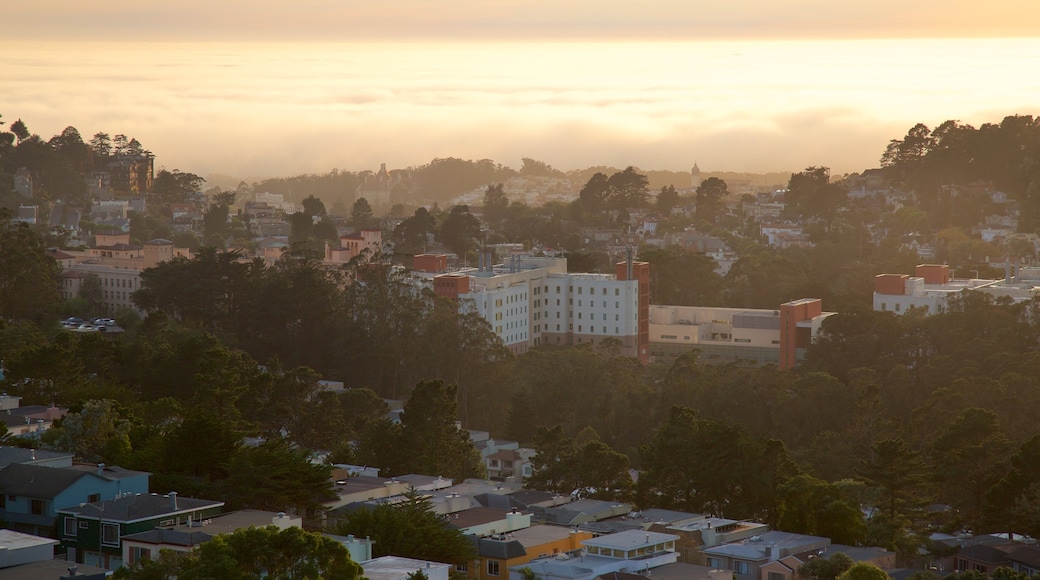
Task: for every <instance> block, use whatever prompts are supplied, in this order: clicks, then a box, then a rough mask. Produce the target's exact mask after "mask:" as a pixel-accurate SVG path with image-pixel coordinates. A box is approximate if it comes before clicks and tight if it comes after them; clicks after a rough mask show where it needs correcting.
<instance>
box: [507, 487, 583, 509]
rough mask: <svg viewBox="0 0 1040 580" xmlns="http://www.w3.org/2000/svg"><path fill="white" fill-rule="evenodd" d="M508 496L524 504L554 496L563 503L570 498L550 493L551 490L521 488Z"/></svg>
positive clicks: (530, 504) (540, 501) (541, 501)
mask: <svg viewBox="0 0 1040 580" xmlns="http://www.w3.org/2000/svg"><path fill="white" fill-rule="evenodd" d="M509 497H511V498H513V499H515V500H516V501H518V502H520V503H522V504H524V506H532V505H534V504H537V503H543V502H548V501H552V499H553V498H554V497H556V498H559V500H560V503H563V502H565V501H567V500H569V499H570V498H565V497H563V496H561V495H559V494H556V493H552V492H551V491H538V490H534V489H521V490H520V491H516V492H513V493H511V494H509Z"/></svg>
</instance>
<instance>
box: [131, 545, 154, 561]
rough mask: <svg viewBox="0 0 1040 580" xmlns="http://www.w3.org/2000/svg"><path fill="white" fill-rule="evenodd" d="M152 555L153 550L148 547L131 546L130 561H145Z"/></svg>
mask: <svg viewBox="0 0 1040 580" xmlns="http://www.w3.org/2000/svg"><path fill="white" fill-rule="evenodd" d="M151 557H152V551H151V550H149V549H148V548H130V563H131V564H136V563H138V562H145V561H147V560H149V559H150V558H151Z"/></svg>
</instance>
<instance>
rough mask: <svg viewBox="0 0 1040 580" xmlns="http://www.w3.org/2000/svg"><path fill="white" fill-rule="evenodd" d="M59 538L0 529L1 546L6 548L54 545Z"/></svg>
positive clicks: (16, 548)
mask: <svg viewBox="0 0 1040 580" xmlns="http://www.w3.org/2000/svg"><path fill="white" fill-rule="evenodd" d="M57 543H58V540H52V539H50V538H41V537H40V536H34V535H32V534H23V533H22V532H16V531H14V530H0V548H2V549H5V550H18V549H22V548H34V547H36V546H53V545H55V544H57Z"/></svg>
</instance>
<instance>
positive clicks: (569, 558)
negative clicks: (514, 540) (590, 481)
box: [509, 530, 678, 580]
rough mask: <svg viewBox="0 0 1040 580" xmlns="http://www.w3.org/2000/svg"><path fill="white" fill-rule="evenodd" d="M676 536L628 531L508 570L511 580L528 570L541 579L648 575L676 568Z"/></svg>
mask: <svg viewBox="0 0 1040 580" xmlns="http://www.w3.org/2000/svg"><path fill="white" fill-rule="evenodd" d="M677 539H678V538H677V537H676V536H675V535H674V534H661V533H657V532H643V531H638V530H628V531H625V532H618V533H616V534H609V535H606V536H600V537H598V538H593V539H589V540H583V541H582V542H581V544H582V546H583V548H582V549H581V550H579V551H577V552H571V553H560V554H557V555H556V556H548V557H545V558H538V559H535V560H532V561H530V562H527V563H526V564H523V565H521V566H513V567H511V568H509V578H510V580H522V579H523V577H524V574H525V573H526V571H525V570H524V569H529V570H530V571H531V572H533V573H534V575H535V576H536V577H538V578H545V579H548V578H553V579H565V580H594V579H595V578H596V577H597V576H601V575H603V574H610V573H612V572H629V573H640V572H649V573H650V574H652V572H651V571H652V570H654V569H655V568H657V567H659V566H664V565H667V564H674V563H675V562H676V560H677V559H678V554H676V552H675V541H676V540H677Z"/></svg>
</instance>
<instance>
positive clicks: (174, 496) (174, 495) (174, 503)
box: [166, 491, 177, 510]
mask: <svg viewBox="0 0 1040 580" xmlns="http://www.w3.org/2000/svg"><path fill="white" fill-rule="evenodd" d="M166 497H169V498H170V509H172V510H175V509H177V492H175V491H171V492H170V494H169V495H168V496H166Z"/></svg>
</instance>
